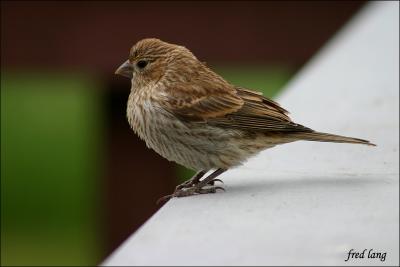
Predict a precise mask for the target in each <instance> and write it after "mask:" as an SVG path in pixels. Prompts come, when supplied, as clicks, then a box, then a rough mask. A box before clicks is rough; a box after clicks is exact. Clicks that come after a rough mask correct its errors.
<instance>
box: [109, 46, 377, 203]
mask: <svg viewBox="0 0 400 267" xmlns="http://www.w3.org/2000/svg"><path fill="white" fill-rule="evenodd" d="M115 73H116V74H120V75H122V76H126V77H128V78H130V79H131V81H132V87H131V92H130V95H129V99H128V105H127V117H128V121H129V124H130V126H131V127H132V129H133V131H134V132H135V133H136V134H137V135H139V137H140V138H141V139H143V140H144V141H145V142H146V144H147V146H148V147H149V148H152V149H154V150H155V151H156V152H157V153H158V154H160V155H161V156H163V157H164V158H166V159H168V160H170V161H175V162H177V163H179V164H181V165H183V166H185V167H187V168H191V169H194V170H197V171H198V172H197V174H196V175H195V176H194V177H192V178H191V179H190V180H188V181H187V182H185V183H183V184H181V185H179V186H177V187H176V189H175V192H174V193H173V194H172V195H169V196H166V198H169V197H183V196H189V195H193V194H204V193H215V192H216V190H217V189H222V188H221V187H216V186H214V182H215V181H216V180H218V179H216V177H217V176H218V175H220V174H221V173H223V172H224V171H226V170H228V169H229V168H232V167H235V166H238V165H240V164H241V163H243V162H244V161H245V160H247V159H248V158H249V157H251V156H253V155H255V154H257V153H258V152H260V151H261V150H264V149H267V148H271V147H273V146H275V145H279V144H284V143H289V142H294V141H298V140H307V141H320V142H336V143H353V144H366V145H373V144H372V143H370V142H369V141H367V140H362V139H358V138H351V137H345V136H339V135H334V134H327V133H320V132H316V131H314V130H312V129H310V128H307V127H305V126H303V125H300V124H296V123H294V122H292V121H291V119H290V118H289V117H288V115H287V114H288V112H287V111H286V110H285V109H284V108H282V107H281V106H280V105H279V104H278V103H276V102H274V101H272V100H270V99H268V98H266V97H263V96H262V94H261V93H259V92H256V91H251V90H249V89H246V88H242V87H238V86H235V85H233V84H230V83H229V82H227V81H226V80H224V79H223V78H222V77H221V76H219V75H218V74H216V73H215V72H213V71H212V70H211V69H209V68H208V67H207V66H206V65H204V64H203V63H202V62H200V61H199V60H198V59H197V58H196V57H195V56H194V55H193V54H192V53H191V52H190V51H189V50H188V49H186V48H185V47H183V46H179V45H174V44H169V43H166V42H163V41H161V40H158V39H143V40H141V41H139V42H137V43H136V44H135V45H134V46H133V47H132V48H131V50H130V54H129V59H128V60H127V61H125V62H124V63H123V64H122V65H121V66H120V67H119V68H118V69H117V70H116V72H115ZM209 170H215V171H214V172H213V173H211V174H210V175H209V176H207V177H206V178H204V179H203V180H201V178H202V177H203V176H204V175H205V174H206V173H207V172H208V171H209Z"/></svg>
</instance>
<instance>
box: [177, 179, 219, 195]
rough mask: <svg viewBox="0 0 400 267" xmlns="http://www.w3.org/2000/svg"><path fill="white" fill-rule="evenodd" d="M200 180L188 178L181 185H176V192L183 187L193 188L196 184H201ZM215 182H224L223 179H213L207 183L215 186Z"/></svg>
mask: <svg viewBox="0 0 400 267" xmlns="http://www.w3.org/2000/svg"><path fill="white" fill-rule="evenodd" d="M200 182H201V181H200V180H193V179H190V180H187V181H185V182H183V183H181V184H180V185H178V186H177V187H175V192H176V191H179V190H182V189H189V188H192V187H194V186H196V185H197V184H199V183H200ZM215 182H220V183H222V184H223V183H224V182H223V181H222V180H221V179H213V180H211V181H209V182H208V183H207V185H211V186H213V185H215Z"/></svg>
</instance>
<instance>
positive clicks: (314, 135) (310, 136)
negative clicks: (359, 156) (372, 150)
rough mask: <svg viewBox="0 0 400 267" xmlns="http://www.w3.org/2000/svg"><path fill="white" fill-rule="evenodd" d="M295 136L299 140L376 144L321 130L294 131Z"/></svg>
mask: <svg viewBox="0 0 400 267" xmlns="http://www.w3.org/2000/svg"><path fill="white" fill-rule="evenodd" d="M293 137H294V138H296V139H298V140H306V141H318V142H333V143H351V144H363V145H369V146H376V145H375V144H373V143H371V142H370V141H368V140H364V139H359V138H353V137H347V136H341V135H336V134H328V133H320V132H300V133H293Z"/></svg>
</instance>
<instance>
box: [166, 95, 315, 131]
mask: <svg viewBox="0 0 400 267" xmlns="http://www.w3.org/2000/svg"><path fill="white" fill-rule="evenodd" d="M187 88H188V87H186V90H185V88H183V87H182V88H181V89H179V88H175V90H173V91H170V92H169V93H168V94H167V96H166V97H165V98H164V99H163V100H164V101H162V103H163V106H164V108H166V109H167V110H169V111H170V112H172V113H173V114H175V115H176V116H177V117H178V118H180V119H182V120H185V121H188V122H196V123H207V124H209V125H214V126H218V127H223V128H234V129H242V130H250V131H261V132H266V131H295V132H299V131H300V132H303V131H312V130H311V129H309V128H307V127H304V126H302V125H300V124H296V123H294V122H292V121H291V120H290V118H289V117H288V115H287V114H288V111H287V110H285V109H284V108H282V107H281V106H280V105H279V104H278V103H276V102H274V101H272V100H270V99H268V98H266V97H264V96H263V95H262V93H260V92H255V91H251V90H248V89H245V88H241V87H231V88H228V89H227V88H226V87H224V88H213V89H212V90H205V89H203V90H198V91H190V92H189V91H187Z"/></svg>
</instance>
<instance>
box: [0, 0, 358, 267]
mask: <svg viewBox="0 0 400 267" xmlns="http://www.w3.org/2000/svg"><path fill="white" fill-rule="evenodd" d="M361 5H362V2H347V3H346V4H343V3H341V2H326V3H323V4H321V3H317V2H300V3H298V2H281V3H278V2H248V1H247V2H240V1H236V2H217V1H216V2H204V3H203V2H118V1H113V2H107V1H102V2H55V3H54V2H35V1H29V2H23V1H18V2H13V1H2V2H1V265H2V266H11V265H20V266H21V265H29V266H33V265H37V266H45V265H48V266H60V265H64V266H65V265H79V266H83V265H97V264H99V263H101V261H102V260H104V258H105V257H106V256H107V255H109V254H110V253H111V252H112V251H113V250H114V249H115V248H116V247H117V246H118V245H119V244H120V243H121V242H122V241H123V240H124V239H126V238H127V237H128V236H129V235H130V234H131V233H132V232H133V231H135V230H136V229H137V228H138V227H139V226H140V225H141V224H142V223H143V222H144V221H146V220H147V219H148V218H149V217H150V216H151V215H152V214H153V213H154V212H155V211H157V209H158V208H159V206H157V205H156V204H155V201H156V200H157V198H158V197H160V196H163V195H165V194H168V193H170V192H171V190H173V188H174V187H175V185H176V184H177V183H179V182H180V181H182V180H183V179H187V178H189V177H190V175H191V173H192V171H190V170H186V169H184V168H182V167H180V166H177V165H176V164H173V163H171V162H168V161H166V160H164V159H162V158H161V157H160V156H158V155H157V154H156V153H154V152H153V151H151V150H148V149H147V148H146V146H145V145H144V144H143V142H142V141H140V140H139V139H138V138H137V137H136V136H135V135H134V134H133V133H132V132H131V131H130V129H129V126H128V124H127V122H126V119H125V108H126V101H127V97H128V94H129V88H130V84H129V81H128V80H124V79H123V78H122V77H116V76H114V75H113V72H114V70H115V68H116V67H118V65H119V64H120V63H122V62H123V61H125V58H126V56H127V54H128V51H129V48H130V46H131V45H132V44H133V43H134V42H136V41H137V40H139V39H141V38H143V37H158V38H161V39H163V40H166V41H170V42H173V43H178V44H183V45H185V46H187V47H188V48H190V49H191V50H192V51H193V52H194V53H195V54H196V55H197V56H198V57H199V58H200V59H201V60H202V61H207V62H208V65H209V66H211V67H212V68H213V69H214V70H216V71H217V72H218V73H219V74H221V75H222V76H223V77H225V78H226V79H227V80H229V81H230V82H232V83H234V84H236V85H241V86H243V87H247V88H251V89H256V90H259V91H262V92H263V93H264V94H265V95H266V96H269V97H274V96H276V95H277V94H278V92H279V90H280V89H281V88H282V87H284V85H285V83H287V81H288V80H289V79H290V77H291V76H292V75H293V74H294V73H295V71H296V70H298V69H299V68H300V67H301V66H302V65H303V64H304V63H305V62H306V61H307V60H308V59H309V58H310V57H311V56H312V55H313V54H314V53H315V52H316V51H317V50H318V48H319V47H321V46H322V44H323V43H324V42H325V41H326V40H328V39H329V37H330V36H331V35H332V34H333V33H334V32H335V31H336V30H337V29H338V28H339V27H340V26H341V25H342V24H343V23H344V22H345V21H346V20H347V19H348V18H349V17H351V15H352V14H354V12H356V11H357V10H358V9H359V8H360V7H361ZM148 16H151V17H152V21H150V22H149V21H148V20H147V18H148ZM71 18H73V19H71ZM130 25H136V26H137V27H132V26H130ZM132 28H133V29H132Z"/></svg>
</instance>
